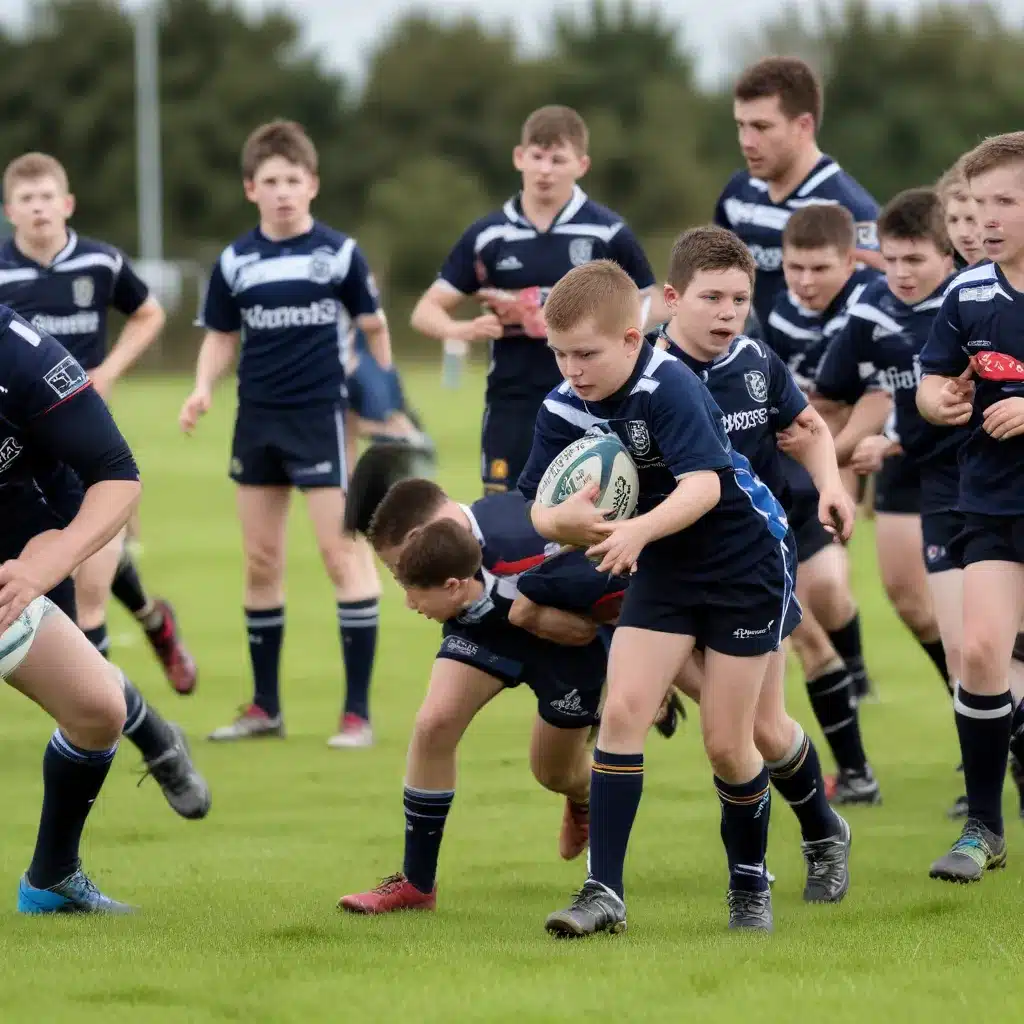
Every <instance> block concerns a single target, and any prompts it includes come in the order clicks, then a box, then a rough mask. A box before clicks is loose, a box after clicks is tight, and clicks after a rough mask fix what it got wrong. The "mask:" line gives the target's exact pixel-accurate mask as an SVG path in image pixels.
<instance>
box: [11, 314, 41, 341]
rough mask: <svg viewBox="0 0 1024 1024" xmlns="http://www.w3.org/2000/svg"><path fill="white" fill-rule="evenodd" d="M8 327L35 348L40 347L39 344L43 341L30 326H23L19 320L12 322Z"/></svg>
mask: <svg viewBox="0 0 1024 1024" xmlns="http://www.w3.org/2000/svg"><path fill="white" fill-rule="evenodd" d="M7 326H8V327H9V328H10V329H11V330H12V331H14V333H15V334H17V335H18V336H19V337H22V338H24V339H25V341H27V342H28V343H29V344H30V345H31V346H33V348H36V347H38V345H39V342H41V341H42V340H43V339H42V338H41V337H40V336H39V334H37V333H36V332H35V331H33V330H32V328H31V327H29V326H28V324H23V323H21V321H19V320H12V321H11V322H10V323H9V324H8V325H7Z"/></svg>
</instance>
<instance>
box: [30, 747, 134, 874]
mask: <svg viewBox="0 0 1024 1024" xmlns="http://www.w3.org/2000/svg"><path fill="white" fill-rule="evenodd" d="M116 750H117V744H115V745H114V746H113V747H111V748H110V749H109V750H82V749H81V748H79V747H76V746H75V745H74V744H73V743H72V742H71V741H70V740H68V738H67V737H66V736H65V735H64V734H63V733H62V732H61V731H60V729H57V730H55V731H54V733H53V735H52V736H51V737H50V742H49V743H48V744H47V745H46V752H45V753H44V754H43V810H42V814H41V815H40V819H39V832H38V834H37V836H36V848H35V852H34V853H33V854H32V863H31V864H30V865H29V869H28V881H29V884H30V885H34V886H35V887H36V888H37V889H49V888H50V887H51V886H54V885H56V884H57V883H58V882H62V881H64V879H65V878H67V877H68V875H70V874H73V873H74V872H75V871H76V870H77V869H78V846H79V843H80V842H81V838H82V829H83V828H85V819H86V818H88V817H89V811H90V810H92V805H93V801H94V800H95V799H96V797H97V796H99V792H100V788H101V787H102V785H103V780H104V779H106V777H107V772H109V771H110V762H111V761H112V760H113V759H114V753H115V751H116Z"/></svg>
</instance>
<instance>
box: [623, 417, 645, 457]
mask: <svg viewBox="0 0 1024 1024" xmlns="http://www.w3.org/2000/svg"><path fill="white" fill-rule="evenodd" d="M626 433H628V434H629V446H630V448H632V449H633V454H634V455H637V456H638V457H640V458H643V457H644V456H645V455H646V454H647V453H648V452H649V451H650V450H651V435H650V433H648V430H647V424H646V423H644V421H643V420H629V421H628V422H627V423H626Z"/></svg>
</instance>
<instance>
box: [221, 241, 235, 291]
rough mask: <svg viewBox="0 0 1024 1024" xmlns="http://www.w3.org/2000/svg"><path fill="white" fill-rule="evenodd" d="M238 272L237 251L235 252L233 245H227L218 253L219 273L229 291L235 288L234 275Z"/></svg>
mask: <svg viewBox="0 0 1024 1024" xmlns="http://www.w3.org/2000/svg"><path fill="white" fill-rule="evenodd" d="M237 273H238V253H236V252H235V247H234V246H233V245H229V246H228V247H227V248H226V249H225V250H224V251H223V252H222V253H221V254H220V274H221V277H223V278H224V282H225V283H226V284H227V286H228V289H229V290H230V291H232V292H233V291H234V290H235V275H236V274H237Z"/></svg>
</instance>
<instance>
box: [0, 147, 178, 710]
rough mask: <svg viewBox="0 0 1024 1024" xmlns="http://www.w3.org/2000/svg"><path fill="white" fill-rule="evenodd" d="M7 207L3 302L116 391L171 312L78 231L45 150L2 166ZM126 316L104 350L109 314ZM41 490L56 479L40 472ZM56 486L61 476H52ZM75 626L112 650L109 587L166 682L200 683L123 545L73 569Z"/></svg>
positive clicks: (168, 612)
mask: <svg viewBox="0 0 1024 1024" xmlns="http://www.w3.org/2000/svg"><path fill="white" fill-rule="evenodd" d="M3 191H4V212H5V213H6V215H7V218H8V220H9V221H10V222H11V224H12V226H13V227H14V234H13V235H12V236H11V237H10V238H9V239H7V240H6V241H5V242H4V243H3V245H2V246H0V302H2V303H5V304H6V305H8V306H11V307H12V308H13V309H15V310H17V311H18V313H20V314H21V315H22V316H23V317H25V319H26V320H28V321H29V322H30V323H31V324H32V325H33V326H34V327H35V328H36V330H39V331H45V332H46V333H48V334H50V335H52V336H53V337H55V338H56V339H57V340H58V341H60V342H61V343H62V344H63V345H64V347H65V348H66V349H67V350H68V351H69V352H70V353H71V354H72V355H73V356H74V357H75V359H76V360H77V361H78V363H79V365H81V366H82V367H84V369H85V370H86V371H87V372H88V373H89V379H90V380H91V381H92V385H93V387H94V388H95V389H96V391H97V393H98V394H99V395H100V396H101V397H102V398H104V399H106V400H108V401H109V399H110V396H111V393H112V391H113V388H114V385H115V384H116V383H117V381H118V380H119V379H120V377H121V376H122V375H123V374H124V373H125V371H127V370H128V369H130V368H131V366H132V365H133V364H134V363H135V362H136V360H138V358H139V357H140V356H141V355H142V354H143V352H145V351H146V349H147V348H149V346H150V345H151V344H152V343H153V341H154V340H155V339H156V336H157V335H158V334H159V333H160V328H161V327H162V326H163V323H164V313H163V310H162V309H161V308H160V304H159V303H158V302H157V300H156V299H155V298H154V297H153V296H152V295H150V293H149V288H148V287H147V286H146V284H145V282H143V281H142V280H141V278H139V276H138V275H137V274H136V273H135V272H134V271H133V270H132V268H131V266H130V264H129V263H128V261H127V259H126V258H125V256H124V254H123V253H121V252H119V251H118V250H117V249H115V248H114V247H113V246H111V245H107V244H106V243H105V242H97V241H94V240H92V239H90V238H83V237H82V236H80V235H78V234H76V233H75V232H74V231H73V230H72V229H71V228H70V227H69V226H68V219H69V218H70V217H71V215H72V214H73V213H74V209H75V198H74V196H73V195H71V193H70V191H69V190H68V177H67V172H66V171H65V170H64V167H63V166H62V165H61V164H60V162H59V161H57V160H56V159H55V158H54V157H52V156H49V155H47V154H45V153H25V154H23V155H22V156H19V157H17V158H16V159H15V160H12V161H11V162H10V163H9V164H8V165H7V168H6V169H5V171H4V177H3ZM111 309H114V310H117V311H118V312H119V313H123V314H124V315H125V316H126V317H127V321H126V323H125V325H124V327H123V328H122V330H121V334H120V336H119V337H118V339H117V341H116V342H115V343H114V345H113V346H112V347H111V348H110V350H109V351H108V350H107V314H108V311H109V310H111ZM39 483H40V485H41V486H42V487H43V489H44V491H45V490H47V489H48V488H49V487H50V486H51V481H48V480H46V479H42V478H40V480H39ZM52 485H53V486H54V487H55V488H56V489H57V490H59V489H60V487H61V486H62V484H61V482H60V481H59V480H58V481H53V482H52ZM75 585H76V589H77V599H78V624H79V625H80V626H81V627H82V629H83V630H84V631H85V635H86V636H87V637H88V638H89V640H90V641H91V643H92V644H93V646H95V647H96V648H97V650H99V651H100V652H101V653H102V654H106V652H107V648H108V646H109V639H108V637H107V604H108V602H109V600H110V596H111V590H113V594H114V596H115V597H116V598H117V599H118V601H120V602H121V604H123V605H124V606H125V608H127V609H128V611H129V612H130V613H131V615H132V616H133V618H134V619H135V621H136V622H138V623H139V625H140V626H141V627H142V629H143V631H144V632H145V634H146V638H147V639H148V641H149V643H150V646H151V647H152V648H153V652H154V653H155V654H156V656H157V658H158V659H159V660H160V663H161V665H162V666H163V669H164V674H165V675H166V676H167V681H168V682H169V683H170V684H171V686H173V687H174V689H175V690H176V691H177V692H178V693H182V694H188V693H192V691H193V690H194V689H195V687H196V681H197V673H196V665H195V661H194V660H193V658H192V656H191V654H189V652H188V650H187V649H186V647H185V645H184V643H183V642H182V641H181V638H180V635H179V631H178V625H177V621H176V619H175V616H174V609H173V608H172V607H171V606H170V604H169V603H168V602H167V601H165V600H163V599H162V598H151V597H149V596H148V594H147V593H146V590H145V588H144V587H143V585H142V582H141V580H140V578H139V573H138V568H137V566H136V565H135V562H134V560H133V558H132V555H131V553H130V552H129V551H128V550H127V547H126V545H125V537H124V534H119V535H118V536H117V537H114V538H112V539H111V541H110V543H109V544H107V545H106V546H105V547H104V548H103V549H102V550H101V551H97V552H96V554H95V555H93V556H92V557H91V558H90V559H88V560H87V561H86V562H84V563H83V564H82V565H81V566H80V567H79V568H78V570H77V572H76V574H75Z"/></svg>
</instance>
